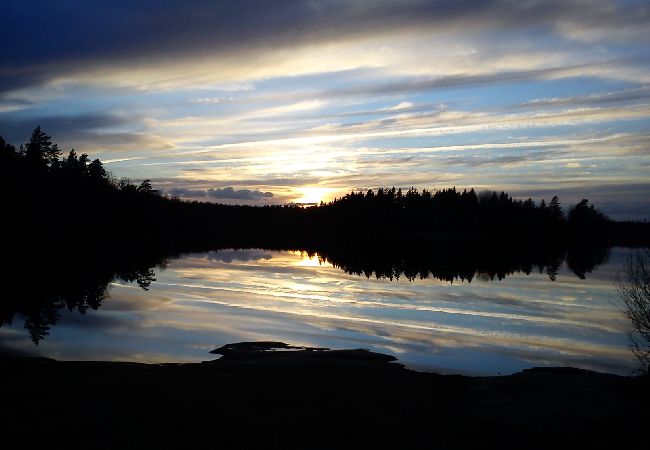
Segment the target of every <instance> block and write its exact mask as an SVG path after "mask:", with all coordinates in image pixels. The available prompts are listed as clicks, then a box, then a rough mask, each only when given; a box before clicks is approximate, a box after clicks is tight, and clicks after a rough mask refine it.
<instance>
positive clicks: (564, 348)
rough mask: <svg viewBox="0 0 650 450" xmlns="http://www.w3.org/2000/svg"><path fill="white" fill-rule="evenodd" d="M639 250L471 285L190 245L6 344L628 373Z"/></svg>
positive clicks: (156, 358) (189, 357) (10, 332)
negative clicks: (633, 258) (148, 276)
mask: <svg viewBox="0 0 650 450" xmlns="http://www.w3.org/2000/svg"><path fill="white" fill-rule="evenodd" d="M627 253H628V251H627V250H625V249H620V248H615V249H612V251H611V252H610V257H609V259H608V261H607V263H605V264H602V265H600V266H598V267H596V268H595V269H594V270H593V272H592V273H588V274H586V278H585V279H580V278H579V277H577V276H576V275H575V274H574V273H573V272H572V271H571V270H569V268H568V267H567V264H566V263H564V262H563V263H562V264H561V265H560V267H559V269H558V272H557V275H555V274H552V276H550V277H549V275H548V274H547V273H545V272H544V271H542V273H540V272H539V271H533V272H531V273H530V274H525V273H514V274H511V275H509V276H506V277H505V278H503V279H501V280H499V279H497V278H494V279H493V278H492V277H490V276H487V275H485V274H481V273H477V274H475V275H474V276H473V277H472V279H471V281H470V282H468V281H466V280H465V281H463V280H460V279H456V280H455V281H454V282H449V281H443V280H440V279H437V278H434V277H428V278H426V279H421V278H419V277H414V279H412V280H409V279H407V278H405V277H403V276H402V277H400V278H399V279H395V278H393V279H392V280H391V279H389V278H380V279H377V278H376V277H375V276H374V275H371V276H370V277H366V276H364V275H361V276H358V275H350V274H348V273H346V272H345V271H343V270H341V269H340V268H337V267H334V266H332V264H330V263H329V262H326V261H322V260H321V259H320V258H319V256H318V255H311V256H310V255H307V254H306V253H301V252H289V251H271V250H260V249H248V250H232V249H227V250H219V251H213V252H208V253H200V254H187V255H184V256H182V257H180V258H178V259H175V260H172V261H170V262H169V263H168V264H167V265H166V267H165V268H164V269H162V268H157V269H156V270H155V272H156V274H155V279H156V281H153V282H152V283H151V284H150V285H149V286H148V288H149V290H143V289H141V287H140V286H139V285H138V284H137V283H128V282H123V281H115V282H113V283H111V285H110V287H109V290H108V294H107V297H106V298H105V299H104V300H103V301H102V302H101V307H100V308H99V309H98V310H92V309H89V310H88V311H86V313H85V314H80V313H79V311H77V310H73V311H69V310H67V309H65V308H61V309H60V310H58V320H57V323H56V326H52V327H51V328H50V329H49V330H48V332H47V336H45V337H44V338H43V339H41V340H40V341H39V342H38V346H35V345H34V344H33V343H32V340H30V336H29V333H27V332H26V330H25V325H26V321H25V319H24V317H22V316H20V315H17V316H16V317H14V319H13V320H12V321H11V325H5V326H3V327H2V328H0V342H1V343H2V346H3V347H4V348H5V350H10V351H13V352H21V353H25V354H32V355H42V356H48V357H53V358H56V359H61V360H121V361H142V362H170V361H176V362H190V361H202V360H206V359H210V356H211V355H208V353H207V352H208V351H210V350H212V349H213V348H215V347H219V346H221V345H223V344H226V343H231V342H239V341H254V340H275V341H283V342H287V343H291V344H297V345H309V346H318V347H330V348H368V349H371V350H374V351H379V352H383V353H390V354H393V355H395V356H397V357H398V358H399V360H400V362H402V363H404V364H406V365H407V366H408V367H411V368H416V369H419V370H427V371H437V372H443V373H464V374H497V373H501V374H507V373H512V372H516V371H519V370H521V369H523V368H527V367H532V366H541V365H552V366H574V367H582V368H588V369H594V370H599V371H605V372H612V373H621V374H629V373H630V372H631V371H632V370H633V369H634V368H635V362H634V360H633V358H632V357H631V354H630V352H629V351H628V349H627V337H626V334H625V330H626V327H627V323H626V321H625V318H624V316H623V315H622V313H621V312H620V310H619V306H618V303H617V294H616V289H615V286H614V284H613V280H614V278H615V276H616V274H617V273H618V271H619V270H620V268H621V264H622V261H623V259H624V258H625V256H626V254H627ZM552 278H554V279H555V280H554V281H553V280H552Z"/></svg>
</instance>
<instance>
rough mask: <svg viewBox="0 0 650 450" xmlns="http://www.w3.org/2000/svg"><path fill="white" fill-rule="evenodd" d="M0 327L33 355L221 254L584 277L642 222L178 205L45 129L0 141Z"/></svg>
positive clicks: (557, 215) (403, 196)
mask: <svg viewBox="0 0 650 450" xmlns="http://www.w3.org/2000/svg"><path fill="white" fill-rule="evenodd" d="M0 183H1V184H2V186H1V189H0V205H2V210H3V217H4V218H5V220H4V224H5V227H4V229H5V231H4V232H3V233H4V236H3V239H2V240H1V241H0V246H1V247H0V250H1V251H2V252H3V256H4V257H5V261H8V262H9V264H7V268H6V269H5V270H4V271H3V273H2V278H4V279H5V280H6V281H7V282H6V283H3V290H4V291H5V294H6V295H3V300H2V301H0V324H4V323H11V322H12V320H13V319H14V317H15V316H16V314H19V315H21V316H22V317H23V318H24V320H25V327H26V328H27V329H28V331H29V333H30V335H31V337H32V340H33V341H34V342H35V343H38V341H39V340H41V339H43V338H44V337H45V336H46V335H47V334H48V331H49V329H50V327H51V326H53V325H54V324H55V323H56V322H57V320H58V318H59V316H60V312H61V310H63V309H68V310H77V311H79V312H81V313H84V312H85V311H86V310H88V309H89V308H90V309H97V308H99V307H100V306H101V302H102V300H103V299H104V298H105V296H106V294H107V289H108V286H109V284H110V283H111V282H112V281H114V280H116V279H117V280H123V281H128V282H137V283H138V284H139V285H140V286H141V287H142V288H143V289H147V288H148V286H149V284H150V283H151V282H152V281H153V280H154V279H155V273H154V268H155V266H162V267H164V266H165V264H166V262H167V261H168V260H169V259H171V258H174V257H176V256H178V255H179V254H181V253H184V252H197V251H207V250H214V249H219V248H251V247H258V248H268V249H278V250H280V249H284V250H303V251H307V252H308V253H310V254H316V253H317V254H318V255H319V256H320V257H321V258H323V259H324V260H327V261H329V262H331V263H332V264H333V265H335V266H336V267H339V268H341V269H342V270H344V271H346V272H347V273H350V274H357V275H365V276H368V277H370V276H374V277H377V278H389V279H398V278H401V277H404V278H406V279H408V280H416V279H419V278H427V277H435V278H438V279H440V280H444V281H448V282H454V281H456V280H464V281H471V280H472V279H473V278H474V277H477V276H478V277H481V278H488V279H502V278H504V277H506V276H508V275H509V274H512V273H516V272H523V273H531V272H533V271H538V272H542V273H546V274H548V276H549V278H550V279H551V280H553V279H555V276H556V275H557V272H558V270H559V267H560V265H561V263H562V261H563V260H566V262H567V265H568V267H569V269H570V270H572V271H573V272H574V273H575V274H576V276H578V277H581V278H583V277H585V275H586V274H587V273H589V272H590V271H591V270H592V269H593V268H594V267H595V266H597V265H598V264H601V263H602V262H604V261H605V260H606V259H607V255H608V246H610V245H639V244H646V245H647V244H648V239H649V237H650V233H648V224H645V223H632V222H630V223H618V222H613V221H611V220H609V219H608V218H607V217H605V216H604V215H603V214H602V213H600V212H599V211H598V209H596V208H595V207H594V206H593V205H590V204H589V203H588V201H587V200H583V201H582V202H580V203H578V204H577V205H576V206H574V207H572V208H570V209H569V210H568V211H567V212H566V214H565V211H564V210H563V208H562V206H561V204H560V202H559V199H558V198H557V197H553V198H552V199H551V200H550V201H549V202H548V203H546V202H545V201H543V200H542V201H541V202H540V203H539V204H537V203H535V202H534V201H533V200H532V199H528V200H525V201H522V200H517V199H513V198H512V197H511V196H509V195H508V194H506V193H504V192H501V193H497V192H481V193H478V194H477V193H476V192H475V191H474V190H469V191H467V190H464V191H459V190H456V189H454V188H452V189H445V190H440V191H436V192H430V191H427V190H423V191H418V190H416V189H414V188H412V189H409V190H407V191H406V192H404V191H402V190H400V189H395V188H390V189H378V190H377V191H372V190H370V191H367V192H352V193H350V194H347V195H346V196H344V197H342V198H340V199H336V200H334V201H332V202H330V203H327V204H324V203H321V205H319V206H312V207H308V208H303V207H300V206H296V205H285V206H261V207H253V206H239V205H222V204H213V203H201V202H196V201H182V200H179V199H177V198H170V197H166V196H163V195H160V194H159V193H158V192H157V191H156V190H155V189H154V188H153V186H152V185H151V182H150V180H144V181H143V182H141V183H139V184H135V183H133V182H132V181H130V180H128V179H117V178H115V177H114V176H112V175H111V174H110V173H108V172H107V171H106V170H105V169H104V167H103V164H102V163H101V161H100V160H98V159H95V160H92V161H91V160H90V159H89V158H88V155H86V154H84V153H82V154H77V153H76V152H75V151H74V150H71V151H70V152H68V153H67V155H65V156H64V155H62V152H61V150H60V149H59V148H58V146H57V145H56V144H54V143H53V142H52V140H51V138H50V136H48V135H47V134H46V133H45V132H44V131H43V130H42V129H41V128H40V127H38V128H36V129H35V130H34V132H33V133H32V136H31V138H30V140H29V142H28V143H27V144H26V145H21V146H19V147H18V148H16V147H15V146H13V145H10V144H8V143H6V142H5V141H4V140H3V139H2V138H0Z"/></svg>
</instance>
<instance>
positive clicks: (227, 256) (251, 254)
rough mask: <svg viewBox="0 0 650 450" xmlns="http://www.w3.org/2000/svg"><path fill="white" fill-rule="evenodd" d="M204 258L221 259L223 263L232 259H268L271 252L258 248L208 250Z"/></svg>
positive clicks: (245, 260)
mask: <svg viewBox="0 0 650 450" xmlns="http://www.w3.org/2000/svg"><path fill="white" fill-rule="evenodd" d="M205 257H206V259H208V260H210V261H222V262H225V263H231V262H233V261H242V262H248V261H261V260H265V261H268V260H270V259H271V258H273V254H272V253H271V252H269V251H267V250H259V249H251V248H249V249H232V248H229V249H223V250H217V251H212V252H208V253H207V255H206V256H205Z"/></svg>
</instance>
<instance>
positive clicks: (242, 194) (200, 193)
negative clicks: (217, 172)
mask: <svg viewBox="0 0 650 450" xmlns="http://www.w3.org/2000/svg"><path fill="white" fill-rule="evenodd" d="M169 193H170V194H172V195H177V196H179V197H211V198H216V199H228V200H258V199H263V198H272V197H273V193H272V192H262V191H259V190H250V189H235V188H233V187H225V188H210V189H206V190H202V189H184V188H172V189H171V190H170V191H169Z"/></svg>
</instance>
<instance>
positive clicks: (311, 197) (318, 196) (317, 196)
mask: <svg viewBox="0 0 650 450" xmlns="http://www.w3.org/2000/svg"><path fill="white" fill-rule="evenodd" d="M332 190H333V189H331V188H322V187H304V188H298V192H299V193H300V195H301V197H300V198H298V199H297V200H296V201H295V202H296V203H303V204H318V203H320V202H321V201H323V202H324V201H327V200H329V194H330V193H331V192H332Z"/></svg>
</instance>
